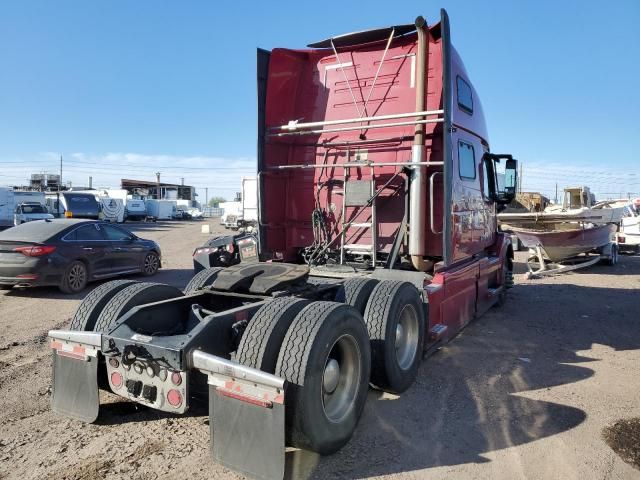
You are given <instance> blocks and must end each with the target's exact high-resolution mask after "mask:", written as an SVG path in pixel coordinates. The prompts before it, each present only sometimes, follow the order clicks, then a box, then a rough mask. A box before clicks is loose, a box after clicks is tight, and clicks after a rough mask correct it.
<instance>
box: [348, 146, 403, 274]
mask: <svg viewBox="0 0 640 480" xmlns="http://www.w3.org/2000/svg"><path fill="white" fill-rule="evenodd" d="M347 155H349V153H348V154H347ZM348 164H349V156H348V157H347V165H348ZM368 166H369V170H370V180H369V198H367V200H366V201H362V202H357V204H351V202H350V201H349V198H348V195H349V191H350V189H349V177H350V173H351V166H345V168H344V171H345V176H344V188H343V201H342V217H341V218H342V232H341V234H340V264H341V265H343V264H344V260H345V252H346V251H354V250H359V249H362V250H363V253H364V252H368V253H370V254H371V259H372V262H373V265H376V262H377V245H378V233H377V232H378V230H377V220H376V201H375V200H376V197H377V196H378V195H379V193H380V191H382V189H381V190H380V191H378V190H376V177H375V167H374V166H373V165H368ZM394 177H395V176H394ZM358 182H361V180H358ZM385 187H386V185H385ZM383 189H384V187H383ZM349 206H353V207H356V208H358V211H357V212H356V213H355V215H354V216H353V218H351V219H350V220H349V221H347V218H346V215H347V208H348V207H349ZM367 209H370V211H371V213H370V218H369V220H368V221H367V222H359V223H356V220H357V218H358V217H359V216H360V215H362V213H363V212H364V211H366V210H367ZM350 227H356V228H367V229H369V231H370V236H371V244H370V245H361V244H346V243H345V241H346V238H347V233H348V230H349V228H350Z"/></svg>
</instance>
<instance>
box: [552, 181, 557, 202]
mask: <svg viewBox="0 0 640 480" xmlns="http://www.w3.org/2000/svg"><path fill="white" fill-rule="evenodd" d="M553 203H556V204H557V203H558V182H556V198H555V199H554V200H553Z"/></svg>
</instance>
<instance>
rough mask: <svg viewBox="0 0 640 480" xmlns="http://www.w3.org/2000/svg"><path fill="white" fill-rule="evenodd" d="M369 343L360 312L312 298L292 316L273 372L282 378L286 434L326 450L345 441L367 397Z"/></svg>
mask: <svg viewBox="0 0 640 480" xmlns="http://www.w3.org/2000/svg"><path fill="white" fill-rule="evenodd" d="M370 367H371V356H370V345H369V338H368V336H367V329H366V326H365V324H364V322H363V320H362V315H360V313H358V311H357V310H356V309H355V308H353V307H351V306H349V305H344V304H340V303H335V302H313V303H310V304H309V305H307V306H306V307H305V308H304V309H303V310H302V311H301V312H300V313H299V314H298V315H297V316H296V318H295V319H294V320H293V323H292V324H291V326H290V327H289V330H288V331H287V334H286V336H285V338H284V341H283V343H282V348H281V349H280V355H279V357H278V362H277V365H276V372H275V373H276V375H278V376H280V377H282V378H284V379H286V380H287V382H288V383H287V390H286V401H285V403H286V409H287V413H286V417H285V418H286V421H287V431H286V434H287V440H288V442H289V443H290V444H291V445H293V446H297V447H301V448H306V449H308V450H312V451H315V452H317V453H320V454H323V455H327V454H330V453H334V452H336V451H337V450H339V449H340V448H341V447H342V446H343V445H344V444H346V443H347V442H348V441H349V439H350V438H351V436H352V435H353V431H354V430H355V428H356V425H357V423H358V420H359V419H360V415H361V414H362V410H363V408H364V404H365V402H366V399H367V390H368V382H369V373H370Z"/></svg>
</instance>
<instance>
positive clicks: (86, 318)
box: [69, 280, 136, 331]
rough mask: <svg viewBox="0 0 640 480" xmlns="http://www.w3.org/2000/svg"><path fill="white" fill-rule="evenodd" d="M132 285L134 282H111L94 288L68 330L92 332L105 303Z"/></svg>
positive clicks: (79, 308)
mask: <svg viewBox="0 0 640 480" xmlns="http://www.w3.org/2000/svg"><path fill="white" fill-rule="evenodd" d="M134 283H136V282H135V281H134V280H113V281H111V282H107V283H103V284H102V285H100V286H99V287H96V288H94V289H93V290H92V291H91V293H89V295H87V296H86V297H84V300H82V303H80V306H79V307H78V309H77V310H76V313H75V315H74V316H73V318H72V319H71V325H70V326H69V329H70V330H85V331H92V330H93V327H94V326H95V324H96V321H97V320H98V317H99V316H100V312H102V309H103V308H104V306H105V305H106V304H107V302H109V300H111V299H112V298H113V296H114V295H116V294H117V293H118V292H119V291H120V290H122V289H124V288H126V287H128V286H129V285H132V284H134Z"/></svg>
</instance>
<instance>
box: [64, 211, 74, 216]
mask: <svg viewBox="0 0 640 480" xmlns="http://www.w3.org/2000/svg"><path fill="white" fill-rule="evenodd" d="M64 216H65V218H72V217H73V212H70V211H69V210H67V211H66V212H64Z"/></svg>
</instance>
